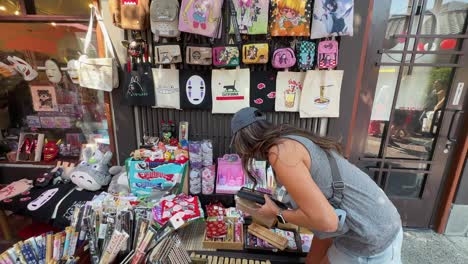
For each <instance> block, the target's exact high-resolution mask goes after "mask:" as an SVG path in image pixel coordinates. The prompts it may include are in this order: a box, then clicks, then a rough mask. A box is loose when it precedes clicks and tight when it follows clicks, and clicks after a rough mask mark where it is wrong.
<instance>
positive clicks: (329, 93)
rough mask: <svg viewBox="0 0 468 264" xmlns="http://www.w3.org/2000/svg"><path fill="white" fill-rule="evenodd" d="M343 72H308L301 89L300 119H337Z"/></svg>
mask: <svg viewBox="0 0 468 264" xmlns="http://www.w3.org/2000/svg"><path fill="white" fill-rule="evenodd" d="M343 73H344V72H343V71H308V72H307V75H306V78H305V80H304V88H303V89H302V97H301V103H300V107H299V113H300V116H301V118H310V117H339V116H340V94H341V82H342V80H343Z"/></svg>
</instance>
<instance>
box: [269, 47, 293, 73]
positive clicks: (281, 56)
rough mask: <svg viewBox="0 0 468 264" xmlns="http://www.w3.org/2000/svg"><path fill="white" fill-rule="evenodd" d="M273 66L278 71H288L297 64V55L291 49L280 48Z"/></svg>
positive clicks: (273, 60) (274, 56)
mask: <svg viewBox="0 0 468 264" xmlns="http://www.w3.org/2000/svg"><path fill="white" fill-rule="evenodd" d="M271 64H272V65H273V67H274V68H276V69H287V68H290V67H293V66H294V65H295V64H296V55H295V54H294V51H293V49H291V48H280V49H277V50H275V52H274V53H273V58H272V61H271Z"/></svg>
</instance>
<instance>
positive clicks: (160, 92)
mask: <svg viewBox="0 0 468 264" xmlns="http://www.w3.org/2000/svg"><path fill="white" fill-rule="evenodd" d="M153 79H154V93H155V96H156V104H155V106H154V107H156V108H173V109H180V95H179V93H180V89H179V70H177V69H176V68H175V66H174V65H173V64H172V65H171V68H170V69H163V68H162V66H160V67H159V68H155V69H153Z"/></svg>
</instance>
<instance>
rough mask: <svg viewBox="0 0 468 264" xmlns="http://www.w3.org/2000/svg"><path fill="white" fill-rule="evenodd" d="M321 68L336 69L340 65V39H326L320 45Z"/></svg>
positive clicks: (319, 60)
mask: <svg viewBox="0 0 468 264" xmlns="http://www.w3.org/2000/svg"><path fill="white" fill-rule="evenodd" d="M317 63H318V66H319V69H330V70H331V69H334V68H336V66H337V65H338V41H336V40H324V41H321V42H320V43H319V45H318V62H317Z"/></svg>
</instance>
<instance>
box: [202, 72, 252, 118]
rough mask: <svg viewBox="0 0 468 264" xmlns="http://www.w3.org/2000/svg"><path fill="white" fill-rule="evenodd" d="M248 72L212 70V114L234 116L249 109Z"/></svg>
mask: <svg viewBox="0 0 468 264" xmlns="http://www.w3.org/2000/svg"><path fill="white" fill-rule="evenodd" d="M249 89H250V70H249V69H240V68H237V69H233V70H213V71H212V72H211V90H212V91H211V92H212V95H213V96H212V97H213V111H212V112H213V114H234V113H236V112H237V111H239V110H241V109H242V108H245V107H249V98H250V91H249Z"/></svg>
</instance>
